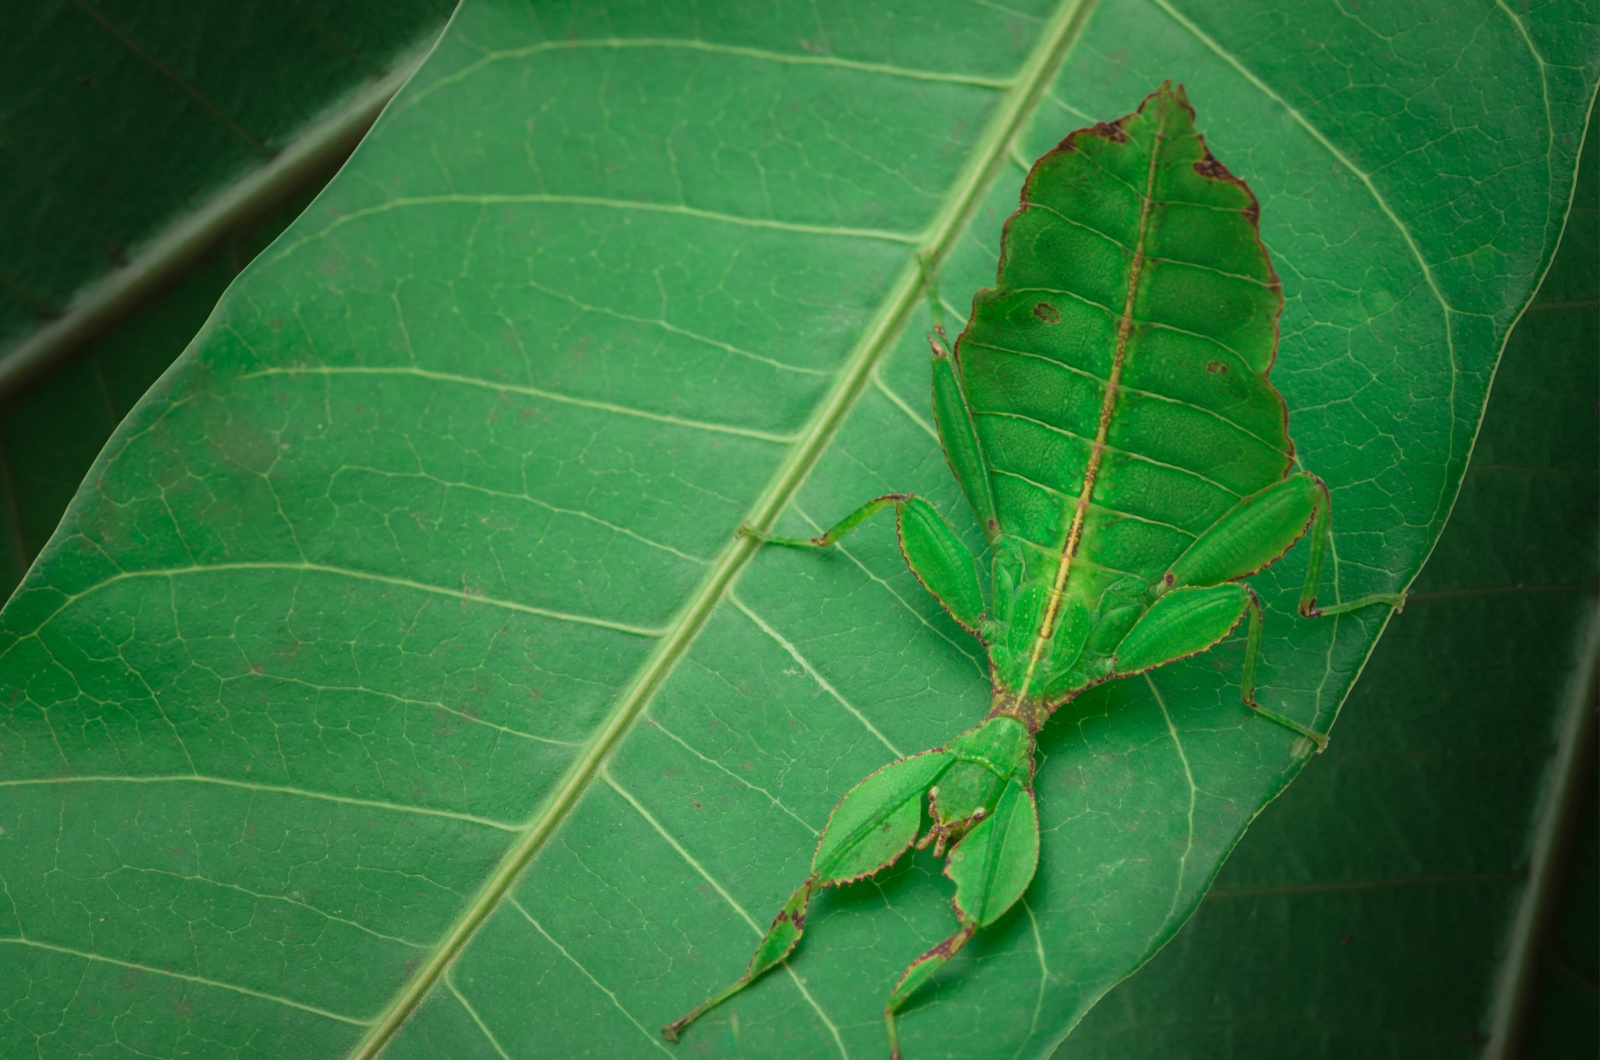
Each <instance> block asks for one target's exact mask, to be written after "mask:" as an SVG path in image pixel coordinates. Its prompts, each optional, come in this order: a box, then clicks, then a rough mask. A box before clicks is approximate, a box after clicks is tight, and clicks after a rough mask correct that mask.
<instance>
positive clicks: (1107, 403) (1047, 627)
mask: <svg viewBox="0 0 1600 1060" xmlns="http://www.w3.org/2000/svg"><path fill="white" fill-rule="evenodd" d="M1139 116H1142V112H1141V113H1140V115H1139ZM1124 120H1125V121H1126V120H1127V119H1124ZM1118 124H1119V126H1120V124H1121V123H1118ZM1154 128H1155V133H1154V137H1153V138H1152V140H1151V143H1150V162H1149V164H1148V166H1147V167H1146V171H1145V186H1144V193H1143V197H1142V201H1141V202H1140V205H1139V227H1138V232H1137V235H1136V237H1135V240H1134V246H1133V256H1132V258H1131V259H1130V260H1129V265H1128V285H1127V290H1126V291H1125V292H1124V294H1123V302H1122V316H1121V318H1120V319H1119V320H1118V321H1117V340H1116V349H1115V352H1114V353H1113V355H1112V360H1111V371H1110V372H1108V373H1107V375H1106V383H1105V393H1104V394H1103V395H1102V397H1101V399H1100V418H1099V422H1098V423H1097V424H1096V426H1095V434H1094V444H1093V446H1092V447H1091V448H1090V450H1089V460H1088V463H1087V464H1086V465H1085V467H1084V472H1083V487H1082V489H1081V490H1080V491H1079V493H1078V502H1077V504H1075V505H1074V506H1073V512H1072V523H1071V524H1070V526H1069V527H1068V529H1067V534H1066V538H1065V540H1064V541H1063V542H1062V546H1061V557H1060V561H1059V563H1058V564H1057V566H1056V572H1055V580H1054V581H1053V582H1052V584H1051V586H1050V600H1049V602H1048V603H1047V604H1046V605H1045V612H1044V617H1043V618H1042V619H1041V620H1040V623H1039V630H1038V632H1037V634H1036V635H1035V637H1034V641H1033V648H1032V651H1031V652H1030V653H1029V656H1028V669H1027V671H1026V672H1025V673H1024V675H1023V679H1022V687H1021V688H1020V689H1018V691H1019V693H1020V694H1022V695H1024V696H1026V695H1027V694H1028V692H1029V690H1030V688H1031V687H1032V684H1033V679H1034V675H1035V673H1036V672H1037V671H1038V668H1039V661H1040V660H1041V659H1042V658H1043V657H1044V654H1045V653H1046V652H1047V651H1049V649H1050V641H1051V638H1052V637H1053V636H1054V635H1055V627H1056V622H1057V620H1058V619H1059V618H1060V615H1061V603H1062V601H1063V600H1064V599H1065V598H1066V591H1067V581H1068V579H1069V578H1070V577H1071V575H1072V560H1073V557H1074V556H1075V555H1076V554H1077V551H1078V546H1079V545H1080V544H1081V543H1082V540H1083V524H1084V519H1085V518H1086V516H1087V514H1088V511H1089V507H1090V505H1091V504H1092V503H1093V500H1094V490H1095V486H1096V485H1097V484H1098V479H1099V475H1100V462H1101V458H1102V457H1103V456H1104V454H1105V449H1106V442H1107V439H1108V438H1109V436H1110V432H1111V420H1112V418H1113V415H1114V414H1115V411H1116V404H1117V394H1118V391H1119V389H1120V387H1119V384H1120V382H1121V379H1122V369H1123V365H1124V363H1125V361H1126V358H1127V352H1128V339H1129V337H1130V336H1131V335H1132V333H1133V323H1134V317H1133V310H1134V303H1135V302H1136V301H1137V298H1138V291H1139V282H1140V280H1141V278H1142V276H1143V273H1144V264H1145V252H1144V247H1145V237H1146V235H1147V234H1148V233H1149V230H1150V208H1151V204H1152V203H1153V202H1154V199H1155V180H1156V167H1157V164H1158V163H1159V162H1160V159H1161V148H1162V143H1163V141H1164V139H1165V137H1166V130H1165V127H1164V123H1159V122H1158V123H1156V124H1155V126H1154Z"/></svg>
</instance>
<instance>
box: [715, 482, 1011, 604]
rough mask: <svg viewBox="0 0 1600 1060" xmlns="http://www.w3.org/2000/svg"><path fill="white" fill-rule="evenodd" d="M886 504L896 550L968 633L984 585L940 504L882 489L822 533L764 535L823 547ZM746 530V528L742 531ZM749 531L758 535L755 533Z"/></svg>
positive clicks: (773, 539)
mask: <svg viewBox="0 0 1600 1060" xmlns="http://www.w3.org/2000/svg"><path fill="white" fill-rule="evenodd" d="M885 508H893V509H894V510H895V527H896V529H897V530H898V531H899V534H900V553H901V555H903V556H904V557H905V560H906V566H907V567H909V568H911V573H912V574H915V575H916V576H917V580H918V581H920V582H921V583H922V585H923V587H924V588H925V589H927V590H928V592H930V593H932V594H933V598H934V599H935V600H938V601H939V604H940V605H941V606H942V607H943V608H944V609H945V610H946V611H948V612H949V613H950V617H952V618H954V619H955V620H956V621H957V622H959V623H961V625H962V626H963V627H964V628H965V629H966V630H967V632H969V633H972V634H977V632H978V630H979V629H980V628H981V627H982V626H983V589H982V588H980V587H979V585H978V571H977V563H976V561H975V560H974V559H973V558H972V553H971V552H969V551H967V546H966V545H964V544H962V543H961V539H960V538H959V537H957V536H956V532H955V531H954V530H952V529H950V524H949V523H947V522H945V519H944V516H942V515H940V514H939V509H937V508H935V507H934V506H933V505H931V504H929V503H928V502H927V501H925V500H923V499H922V498H921V497H918V496H915V495H914V494H910V493H886V494H884V495H883V496H882V497H874V498H873V499H872V500H870V501H868V502H867V503H865V504H863V505H862V506H861V507H859V508H857V509H856V510H855V511H853V512H851V513H850V514H849V515H847V516H845V517H844V518H843V519H842V520H840V521H839V523H838V524H837V525H835V526H833V527H831V528H830V529H829V530H827V531H826V532H825V533H823V534H820V535H818V536H817V537H812V538H792V537H767V538H761V540H763V541H765V542H766V543H767V544H769V545H785V546H787V547H790V548H827V547H828V546H829V545H832V544H834V543H835V542H837V541H838V540H839V539H840V538H842V537H844V535H846V534H848V533H849V532H850V531H852V530H854V529H855V528H856V527H858V526H860V525H861V524H862V523H863V522H865V521H866V520H868V519H870V518H872V517H873V516H874V515H876V514H877V513H878V512H881V511H883V510H884V509H885ZM746 533H750V532H749V531H746ZM750 536H758V535H755V534H753V533H751V534H750Z"/></svg>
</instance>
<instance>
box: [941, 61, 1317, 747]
mask: <svg viewBox="0 0 1600 1060" xmlns="http://www.w3.org/2000/svg"><path fill="white" fill-rule="evenodd" d="M1257 212H1258V209H1257V204H1256V200H1255V197H1254V196H1252V195H1251V194H1250V191H1249V189H1248V188H1247V187H1245V186H1244V184H1243V183H1241V182H1240V181H1239V180H1238V179H1236V178H1234V177H1233V176H1231V175H1230V174H1229V173H1228V171H1227V170H1226V168H1224V167H1223V166H1222V165H1221V164H1220V163H1219V162H1218V161H1217V160H1216V159H1215V158H1213V157H1212V155H1211V153H1210V152H1209V151H1208V150H1207V149H1206V145H1205V143H1204V141H1203V140H1202V139H1201V138H1200V137H1199V136H1198V135H1196V132H1195V126H1194V112H1193V111H1192V110H1191V109H1190V107H1189V104H1188V102H1187V100H1185V99H1184V97H1183V92H1182V90H1181V89H1178V90H1176V91H1174V90H1172V89H1170V88H1168V87H1166V86H1163V87H1162V88H1161V89H1160V90H1159V91H1157V92H1155V93H1153V94H1152V95H1151V96H1150V97H1149V98H1148V99H1146V100H1144V101H1143V102H1142V103H1141V104H1140V105H1139V110H1138V111H1137V112H1136V113H1134V114H1131V115H1128V116H1127V117H1124V118H1120V119H1118V120H1117V121H1116V122H1114V123H1101V124H1098V125H1095V126H1093V127H1092V128H1090V129H1086V130H1083V131H1080V132H1075V133H1073V134H1072V135H1071V136H1069V137H1068V138H1067V139H1066V140H1064V141H1063V142H1062V143H1061V144H1060V145H1059V146H1057V147H1056V148H1055V149H1053V150H1051V151H1049V152H1048V153H1046V154H1045V155H1044V156H1043V157H1042V158H1040V159H1039V161H1038V163H1037V164H1036V165H1035V166H1034V167H1033V168H1032V170H1031V171H1030V172H1029V174H1028V178H1027V180H1026V182H1025V183H1024V184H1023V189H1022V207H1021V208H1020V209H1019V210H1018V211H1017V212H1016V213H1015V214H1013V215H1012V216H1011V217H1010V218H1008V219H1007V220H1006V224H1005V235H1004V238H1003V239H1002V242H1001V248H1000V268H999V274H998V280H997V282H996V284H995V286H994V287H993V288H990V289H985V290H983V291H981V292H979V293H978V295H977V296H976V298H975V299H974V300H973V303H972V319H971V322H970V323H969V324H968V325H967V328H966V330H965V331H963V332H962V334H961V338H960V339H959V340H958V341H957V343H956V357H957V361H958V363H959V366H960V371H961V377H962V380H963V381H964V383H965V394H966V404H967V406H968V407H969V408H970V410H971V412H970V415H971V418H972V421H973V423H974V425H975V433H976V435H977V438H978V440H979V443H978V447H979V448H980V449H981V452H982V454H983V457H984V461H983V462H984V467H983V470H982V471H981V472H979V473H980V474H984V475H987V476H988V477H989V486H985V485H984V484H982V483H981V482H972V481H967V480H966V476H967V473H966V472H965V471H964V470H960V469H962V463H961V462H960V461H952V462H951V466H952V467H953V468H955V469H958V475H960V476H962V478H963V482H962V489H963V492H965V493H966V494H967V496H969V497H974V496H981V495H984V494H987V493H989V492H991V488H992V493H993V496H994V498H995V503H996V507H995V518H996V521H997V523H998V529H999V532H1000V534H1001V535H1002V536H1000V537H999V538H998V539H997V540H996V541H995V557H994V561H993V567H994V581H993V588H992V590H991V594H990V595H991V599H992V604H991V615H992V623H991V624H990V625H987V626H986V627H985V640H986V641H987V642H988V644H989V652H988V654H989V662H990V667H991V669H992V671H993V673H994V681H995V692H996V695H997V702H999V701H1000V700H999V698H998V697H1000V696H1001V695H1002V694H1004V696H1005V698H1006V700H1007V703H1006V706H1005V709H1006V710H1008V711H1009V712H1012V713H1016V714H1017V715H1018V716H1019V717H1024V718H1028V719H1030V720H1029V725H1030V727H1036V722H1035V721H1034V720H1033V719H1036V718H1042V717H1043V716H1045V714H1046V712H1047V711H1049V710H1054V709H1059V708H1060V707H1061V706H1062V705H1063V704H1065V703H1066V702H1068V701H1069V700H1070V699H1071V698H1072V697H1073V696H1075V695H1077V694H1079V693H1080V692H1082V691H1083V690H1084V689H1085V688H1087V687H1089V686H1090V685H1093V684H1097V683H1099V682H1101V681H1103V680H1105V679H1106V678H1107V677H1108V676H1110V675H1111V674H1113V673H1122V674H1129V673H1136V672H1138V671H1140V670H1146V669H1150V668H1152V667H1155V666H1159V665H1161V664H1162V663H1165V662H1167V661H1169V660H1171V659H1174V658H1180V657H1182V656H1184V655H1192V654H1194V653H1196V652H1199V651H1204V650H1205V649H1206V648H1209V647H1210V646H1211V645H1212V644H1214V643H1215V642H1216V641H1217V640H1219V639H1220V638H1221V637H1222V636H1224V635H1225V634H1226V632H1227V631H1228V630H1229V629H1231V628H1233V626H1234V624H1235V623H1236V622H1237V621H1238V620H1239V614H1240V611H1241V609H1242V606H1243V600H1244V593H1243V591H1242V590H1240V589H1238V587H1234V588H1233V589H1232V590H1229V591H1227V592H1226V593H1225V594H1224V595H1227V596H1230V597H1231V600H1232V614H1231V615H1229V616H1227V617H1226V618H1225V620H1224V621H1223V622H1222V623H1221V625H1220V627H1218V626H1217V623H1215V622H1211V623H1209V624H1207V623H1204V622H1201V623H1200V624H1199V625H1198V626H1196V627H1195V628H1194V630H1192V632H1201V633H1203V634H1204V635H1203V636H1201V637H1200V638H1199V639H1198V640H1194V638H1193V637H1189V638H1187V639H1185V638H1184V637H1183V636H1182V635H1181V634H1178V635H1177V636H1176V639H1173V636H1171V635H1164V634H1161V633H1157V632H1155V631H1156V630H1167V629H1169V628H1170V626H1171V620H1170V618H1166V617H1165V616H1172V615H1177V614H1180V613H1185V612H1186V608H1185V607H1184V605H1183V603H1182V602H1181V600H1180V595H1179V594H1174V595H1172V596H1168V597H1166V598H1163V599H1162V600H1161V602H1159V603H1158V602H1157V601H1156V597H1155V595H1154V594H1155V593H1156V592H1157V591H1165V590H1166V589H1167V588H1168V587H1170V586H1172V585H1173V584H1174V581H1173V577H1174V568H1175V566H1176V565H1177V564H1178V563H1179V561H1180V560H1181V559H1183V558H1185V557H1187V555H1188V554H1189V551H1190V549H1191V547H1192V546H1197V545H1199V544H1200V541H1201V539H1202V536H1203V535H1204V537H1205V539H1206V540H1212V539H1213V532H1215V533H1216V534H1221V535H1227V534H1229V533H1230V531H1229V530H1228V529H1227V527H1228V526H1231V525H1233V520H1234V517H1235V512H1236V507H1235V506H1236V505H1238V504H1239V502H1240V501H1242V500H1243V499H1244V498H1245V497H1247V496H1251V495H1253V494H1255V493H1257V492H1258V491H1261V490H1264V489H1266V488H1267V487H1268V486H1271V485H1273V484H1274V483H1277V482H1279V481H1280V480H1282V479H1283V477H1284V475H1285V474H1286V473H1287V472H1288V470H1289V468H1290V464H1291V455H1290V454H1291V453H1292V451H1293V445H1292V444H1291V443H1290V441H1289V437H1288V418H1287V415H1286V410H1285V408H1284V404H1283V398H1282V397H1280V396H1279V395H1278V393H1277V391H1275V390H1273V389H1272V387H1271V385H1270V384H1269V383H1268V382H1267V372H1268V370H1269V369H1270V368H1271V367H1272V360H1273V356H1274V354H1275V353H1276V349H1277V339H1278V315H1279V313H1280V311H1281V310H1282V308H1283V292H1282V289H1281V288H1280V286H1279V284H1278V278H1277V276H1276V275H1274V273H1273V271H1272V266H1271V264H1270V263H1269V262H1268V260H1267V253H1266V250H1265V248H1264V247H1262V245H1261V241H1260V239H1259V238H1258V237H1257V232H1256V214H1257ZM959 422H960V421H955V422H954V423H952V422H951V421H941V423H942V424H944V425H942V426H941V428H940V436H941V438H942V439H948V438H949V437H950V435H951V434H953V433H954V432H955V431H956V430H957V429H958V427H957V424H959ZM946 444H948V442H947V443H946ZM986 507H987V506H985V509H986ZM981 510H982V509H977V508H976V506H975V511H981ZM983 517H985V516H981V515H980V518H983ZM1309 520H1310V511H1309V509H1307V510H1306V511H1305V513H1304V516H1303V517H1302V518H1301V519H1300V520H1299V521H1298V524H1296V525H1290V524H1288V523H1285V524H1284V525H1282V526H1281V527H1277V528H1275V529H1277V530H1279V532H1278V533H1277V534H1276V535H1274V537H1275V540H1273V541H1271V542H1270V543H1269V544H1267V546H1266V547H1267V551H1268V560H1267V562H1270V561H1271V560H1274V559H1277V558H1278V556H1279V555H1281V554H1282V553H1283V552H1284V551H1286V550H1287V549H1288V547H1289V545H1290V544H1291V543H1292V542H1293V541H1294V540H1295V539H1296V538H1298V537H1299V536H1300V535H1301V533H1302V532H1303V531H1304V530H1305V526H1306V523H1307V522H1308V521H1309ZM1265 565H1266V563H1259V564H1244V565H1240V566H1238V567H1236V568H1233V569H1227V570H1223V571H1220V572H1219V573H1218V576H1217V577H1216V578H1215V579H1213V581H1214V582H1222V581H1227V580H1229V579H1231V578H1236V577H1240V576H1242V575H1244V574H1248V573H1251V572H1252V571H1253V570H1254V569H1256V568H1259V567H1262V566H1265ZM1181 597H1182V598H1183V599H1188V600H1191V601H1192V600H1198V599H1199V597H1198V596H1197V595H1195V593H1194V592H1191V591H1189V590H1187V589H1185V590H1183V591H1182V593H1181ZM1152 605H1153V606H1152ZM1225 606H1226V605H1225ZM1158 612H1160V613H1158ZM1219 617H1220V616H1219ZM1145 619H1148V621H1143V620H1145ZM1140 622H1143V624H1142V625H1139V626H1137V627H1136V626H1135V623H1140ZM1185 624H1191V623H1185ZM1212 627H1216V628H1214V629H1213V628H1212ZM1189 641H1194V642H1193V643H1189ZM1125 649H1126V658H1125V657H1124V651H1125Z"/></svg>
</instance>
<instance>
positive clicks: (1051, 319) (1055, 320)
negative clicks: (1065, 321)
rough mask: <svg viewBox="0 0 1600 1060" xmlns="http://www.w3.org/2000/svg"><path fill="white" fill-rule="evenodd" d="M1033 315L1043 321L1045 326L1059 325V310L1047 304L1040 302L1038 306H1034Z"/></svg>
mask: <svg viewBox="0 0 1600 1060" xmlns="http://www.w3.org/2000/svg"><path fill="white" fill-rule="evenodd" d="M1033 315H1034V316H1036V317H1038V318H1039V319H1040V320H1042V321H1044V322H1045V323H1046V324H1059V323H1061V310H1059V309H1057V308H1056V307H1055V306H1053V305H1051V304H1050V303H1049V302H1040V303H1039V304H1038V305H1036V306H1034V307H1033Z"/></svg>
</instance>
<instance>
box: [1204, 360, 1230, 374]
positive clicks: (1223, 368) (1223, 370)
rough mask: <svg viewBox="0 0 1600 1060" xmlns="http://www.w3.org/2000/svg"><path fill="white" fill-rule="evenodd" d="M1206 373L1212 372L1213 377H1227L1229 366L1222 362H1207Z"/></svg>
mask: <svg viewBox="0 0 1600 1060" xmlns="http://www.w3.org/2000/svg"><path fill="white" fill-rule="evenodd" d="M1206 371H1208V372H1210V373H1211V374H1212V375H1227V374H1228V366H1227V365H1225V364H1223V363H1222V362H1221V361H1207V362H1206Z"/></svg>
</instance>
